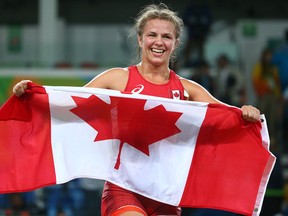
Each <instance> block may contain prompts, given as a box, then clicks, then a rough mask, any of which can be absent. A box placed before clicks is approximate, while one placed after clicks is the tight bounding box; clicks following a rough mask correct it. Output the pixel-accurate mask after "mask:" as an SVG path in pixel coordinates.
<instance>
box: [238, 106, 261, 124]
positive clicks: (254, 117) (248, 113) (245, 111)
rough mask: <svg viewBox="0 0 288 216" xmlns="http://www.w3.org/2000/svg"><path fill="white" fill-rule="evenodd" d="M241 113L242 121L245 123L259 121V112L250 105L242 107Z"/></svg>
mask: <svg viewBox="0 0 288 216" xmlns="http://www.w3.org/2000/svg"><path fill="white" fill-rule="evenodd" d="M241 111H242V117H243V119H245V120H247V121H250V122H256V121H259V120H260V111H259V110H258V109H257V108H255V107H253V106H251V105H244V106H242V107H241Z"/></svg>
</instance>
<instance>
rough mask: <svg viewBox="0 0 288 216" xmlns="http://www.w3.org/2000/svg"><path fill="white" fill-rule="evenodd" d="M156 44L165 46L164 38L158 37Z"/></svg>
mask: <svg viewBox="0 0 288 216" xmlns="http://www.w3.org/2000/svg"><path fill="white" fill-rule="evenodd" d="M155 44H156V45H162V44H163V40H162V37H161V36H160V35H159V36H157V37H156V39H155Z"/></svg>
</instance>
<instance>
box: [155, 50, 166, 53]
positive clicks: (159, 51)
mask: <svg viewBox="0 0 288 216" xmlns="http://www.w3.org/2000/svg"><path fill="white" fill-rule="evenodd" d="M152 51H153V52H156V53H164V50H159V49H152Z"/></svg>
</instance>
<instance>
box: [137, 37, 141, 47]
mask: <svg viewBox="0 0 288 216" xmlns="http://www.w3.org/2000/svg"><path fill="white" fill-rule="evenodd" d="M137 41H138V45H139V47H140V48H142V37H141V36H139V35H138V36H137Z"/></svg>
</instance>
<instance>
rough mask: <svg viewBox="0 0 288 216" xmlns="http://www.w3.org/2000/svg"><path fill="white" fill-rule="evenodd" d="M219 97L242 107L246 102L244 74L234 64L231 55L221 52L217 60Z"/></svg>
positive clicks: (217, 96) (217, 94)
mask: <svg viewBox="0 0 288 216" xmlns="http://www.w3.org/2000/svg"><path fill="white" fill-rule="evenodd" d="M216 85H217V88H216V93H215V96H216V98H217V99H219V100H221V101H223V102H224V103H228V104H231V105H234V106H238V107H241V106H242V105H243V104H245V103H246V91H245V87H244V78H243V74H241V72H240V71H239V70H238V68H237V67H236V66H234V65H233V64H232V63H231V61H230V59H229V57H228V56H226V55H225V54H221V55H220V56H219V57H218V58H217V62H216Z"/></svg>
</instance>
